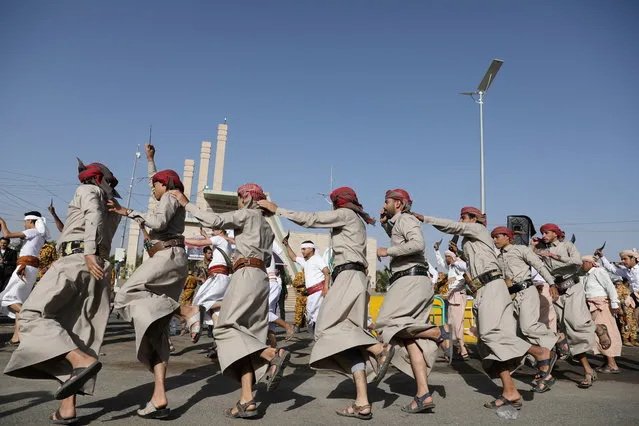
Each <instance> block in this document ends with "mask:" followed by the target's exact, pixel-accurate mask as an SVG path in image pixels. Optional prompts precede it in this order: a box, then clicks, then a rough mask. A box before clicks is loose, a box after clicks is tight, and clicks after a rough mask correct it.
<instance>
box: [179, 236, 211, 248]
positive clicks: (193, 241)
mask: <svg viewBox="0 0 639 426" xmlns="http://www.w3.org/2000/svg"><path fill="white" fill-rule="evenodd" d="M184 242H185V243H186V244H188V245H190V246H193V247H206V246H210V245H211V241H209V240H208V239H205V240H203V239H201V238H186V239H185V240H184Z"/></svg>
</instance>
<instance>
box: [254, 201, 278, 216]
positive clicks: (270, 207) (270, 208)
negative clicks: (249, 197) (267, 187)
mask: <svg viewBox="0 0 639 426" xmlns="http://www.w3.org/2000/svg"><path fill="white" fill-rule="evenodd" d="M257 205H258V206H260V208H261V209H263V210H266V211H267V212H271V213H273V214H275V211H276V210H277V204H275V203H274V202H272V201H268V200H260V201H258V202H257Z"/></svg>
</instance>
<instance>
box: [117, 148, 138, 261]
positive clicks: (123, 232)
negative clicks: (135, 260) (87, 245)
mask: <svg viewBox="0 0 639 426" xmlns="http://www.w3.org/2000/svg"><path fill="white" fill-rule="evenodd" d="M139 159H140V145H138V150H137V152H136V153H135V160H134V161H133V172H132V173H131V182H130V183H129V194H128V195H127V198H126V208H127V209H128V208H129V206H130V205H131V195H132V193H133V182H134V181H135V169H136V167H137V166H138V160H139ZM123 222H124V228H123V229H122V242H121V243H120V247H122V248H124V238H126V225H127V223H129V221H128V220H125V221H123Z"/></svg>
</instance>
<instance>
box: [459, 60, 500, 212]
mask: <svg viewBox="0 0 639 426" xmlns="http://www.w3.org/2000/svg"><path fill="white" fill-rule="evenodd" d="M503 63H504V61H502V60H501V59H493V61H492V62H491V64H490V66H489V67H488V70H487V71H486V74H484V78H482V80H481V82H480V83H479V86H477V90H476V91H474V92H461V93H460V94H461V95H466V96H470V97H471V98H472V99H473V100H474V101H475V102H476V103H478V104H479V198H480V208H481V212H482V213H486V177H485V172H484V95H485V94H486V91H487V90H488V88H489V87H490V85H491V84H492V82H493V80H494V79H495V76H496V75H497V71H499V68H501V66H502V64H503ZM475 95H477V99H475Z"/></svg>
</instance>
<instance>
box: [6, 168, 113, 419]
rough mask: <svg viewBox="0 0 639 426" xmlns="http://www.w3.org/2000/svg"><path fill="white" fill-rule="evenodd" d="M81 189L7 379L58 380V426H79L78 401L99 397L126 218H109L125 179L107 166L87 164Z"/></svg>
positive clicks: (27, 309)
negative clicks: (115, 254)
mask: <svg viewBox="0 0 639 426" xmlns="http://www.w3.org/2000/svg"><path fill="white" fill-rule="evenodd" d="M78 168H79V171H80V175H79V179H80V182H81V185H80V186H79V187H78V188H77V189H76V192H75V195H74V197H73V200H72V201H71V203H70V204H69V211H68V213H67V223H66V225H65V227H64V230H63V232H62V235H60V238H59V239H58V244H57V246H58V252H59V254H60V256H61V257H60V259H58V260H57V261H56V262H55V263H54V264H53V265H52V266H51V267H50V268H49V270H48V271H47V272H46V273H45V275H44V276H43V277H42V279H41V280H40V282H39V283H38V285H37V286H36V287H35V289H34V290H33V292H32V293H31V295H30V297H29V298H28V299H27V301H26V302H25V303H24V305H23V306H22V311H21V318H20V334H21V343H20V346H19V347H18V349H16V351H15V352H14V353H13V354H12V356H11V359H10V360H9V363H8V364H7V366H6V368H5V370H4V372H5V374H8V375H10V376H16V377H25V378H38V379H40V378H47V379H51V378H53V379H55V380H58V381H59V382H61V383H62V386H61V387H60V388H59V389H58V390H57V391H56V393H55V397H56V399H61V400H62V402H61V404H60V408H59V409H58V410H57V411H56V412H55V413H54V414H53V415H52V416H51V420H52V421H57V422H74V421H77V418H76V410H75V406H76V397H75V394H76V393H82V394H85V395H92V394H93V389H94V386H95V380H94V378H95V376H96V374H97V373H98V372H99V371H100V368H101V367H102V364H101V363H100V362H99V361H98V355H99V353H100V346H101V345H102V341H103V338H104V332H105V330H106V325H107V320H108V317H109V292H110V286H109V279H110V276H111V273H110V272H111V265H110V264H109V261H108V260H107V259H108V257H109V252H110V250H111V240H112V239H113V235H114V234H115V231H116V229H117V227H118V223H119V222H120V218H119V216H117V215H115V214H109V213H107V212H106V202H107V199H109V198H112V197H114V196H118V194H117V192H116V191H115V189H114V188H115V186H116V185H117V182H118V181H117V179H116V178H115V177H114V176H113V175H112V174H111V172H110V171H109V169H108V168H106V166H104V165H102V164H100V163H92V164H89V165H87V166H84V165H83V164H82V163H81V162H80V164H79V167H78Z"/></svg>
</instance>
